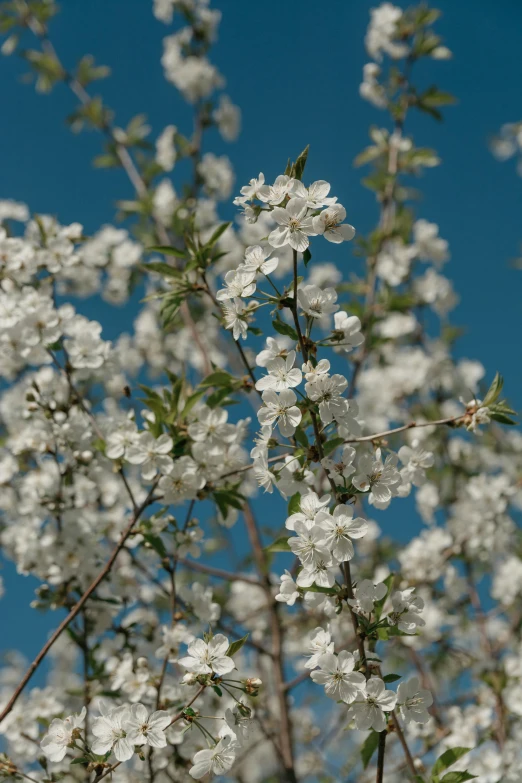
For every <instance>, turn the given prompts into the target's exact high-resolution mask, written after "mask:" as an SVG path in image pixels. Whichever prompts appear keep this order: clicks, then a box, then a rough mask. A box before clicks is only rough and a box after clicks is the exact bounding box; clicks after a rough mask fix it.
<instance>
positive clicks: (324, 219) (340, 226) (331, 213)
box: [312, 204, 355, 244]
mask: <svg viewBox="0 0 522 783" xmlns="http://www.w3.org/2000/svg"><path fill="white" fill-rule="evenodd" d="M345 217H346V210H345V208H344V207H343V206H342V205H341V204H333V205H332V206H331V207H328V209H325V210H323V212H321V214H320V215H316V216H315V217H314V219H313V221H312V225H313V227H314V231H315V232H316V234H322V235H323V236H324V238H325V239H327V240H328V241H329V242H334V243H335V244H339V243H340V242H346V241H349V240H350V239H353V238H354V236H355V228H354V227H353V226H351V225H350V224H349V223H343V220H344V219H345Z"/></svg>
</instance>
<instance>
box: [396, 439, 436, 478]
mask: <svg viewBox="0 0 522 783" xmlns="http://www.w3.org/2000/svg"><path fill="white" fill-rule="evenodd" d="M398 456H399V459H400V461H401V462H402V463H403V465H404V467H403V468H402V470H401V476H402V478H403V481H405V482H407V483H410V484H413V485H414V486H416V487H420V486H422V484H424V482H425V481H426V473H425V471H426V470H427V468H431V467H432V465H433V463H434V459H435V458H434V456H433V452H431V451H426V449H423V448H422V447H421V446H419V445H418V443H416V442H415V441H414V442H413V444H412V446H401V448H400V449H399V453H398Z"/></svg>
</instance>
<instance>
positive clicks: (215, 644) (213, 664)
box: [179, 633, 234, 675]
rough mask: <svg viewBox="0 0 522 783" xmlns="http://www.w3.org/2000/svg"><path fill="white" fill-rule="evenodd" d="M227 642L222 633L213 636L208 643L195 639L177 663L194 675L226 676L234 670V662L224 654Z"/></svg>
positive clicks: (227, 645) (227, 646)
mask: <svg viewBox="0 0 522 783" xmlns="http://www.w3.org/2000/svg"><path fill="white" fill-rule="evenodd" d="M229 646H230V645H229V642H228V639H227V637H226V636H223V634H222V633H218V634H216V636H213V637H212V639H211V640H210V641H209V642H205V641H203V639H195V640H194V641H193V642H191V643H190V644H189V646H188V649H187V652H188V655H187V656H186V657H185V658H181V659H180V661H179V663H180V664H181V666H184V667H185V669H188V671H189V672H194V674H212V672H214V673H215V674H219V675H222V674H228V672H231V671H232V669H233V668H234V661H233V660H232V658H230V657H229V656H228V655H227V654H226V653H227V650H228V648H229Z"/></svg>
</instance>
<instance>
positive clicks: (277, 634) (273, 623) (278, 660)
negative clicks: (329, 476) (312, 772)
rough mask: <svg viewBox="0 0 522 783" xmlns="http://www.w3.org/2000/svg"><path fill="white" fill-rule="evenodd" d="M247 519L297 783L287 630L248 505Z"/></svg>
mask: <svg viewBox="0 0 522 783" xmlns="http://www.w3.org/2000/svg"><path fill="white" fill-rule="evenodd" d="M243 517H244V520H245V526H246V529H247V533H248V538H249V540H250V546H251V547H252V553H253V556H254V560H255V563H256V566H257V569H258V572H259V576H260V577H261V579H262V585H263V587H264V590H265V593H266V598H267V605H268V610H269V612H270V629H271V634H272V659H273V662H274V670H273V673H274V681H275V687H276V693H277V699H278V703H279V719H280V724H279V725H280V733H279V746H280V752H281V758H282V761H283V766H284V768H285V777H286V780H287V781H288V783H297V776H296V772H295V764H294V748H293V742H292V724H291V720H290V706H289V703H288V693H287V690H286V689H285V679H284V665H283V629H282V625H281V619H280V617H279V608H280V606H279V604H278V603H277V601H275V600H274V597H273V595H272V586H271V584H270V576H269V573H268V563H267V560H266V556H265V552H264V550H263V545H262V542H261V537H260V535H259V530H258V528H257V523H256V520H255V518H254V515H253V513H252V510H251V508H250V506H249V504H248V503H245V506H244V508H243Z"/></svg>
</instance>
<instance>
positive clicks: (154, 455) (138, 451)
mask: <svg viewBox="0 0 522 783" xmlns="http://www.w3.org/2000/svg"><path fill="white" fill-rule="evenodd" d="M172 446H173V441H172V438H171V437H170V436H169V435H165V434H164V435H160V436H159V438H155V437H154V436H153V435H152V434H151V433H150V432H140V434H139V435H138V437H137V439H136V440H135V441H134V443H132V444H131V445H130V446H129V448H128V449H127V455H126V456H127V461H128V462H130V463H131V465H141V466H142V467H141V475H142V477H143V478H144V479H145V481H150V480H151V479H153V478H154V476H155V475H156V473H157V472H159V473H168V472H169V470H171V468H172V467H173V464H174V463H173V461H172V458H171V457H169V456H168V454H169V452H170V451H171V450H172Z"/></svg>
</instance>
